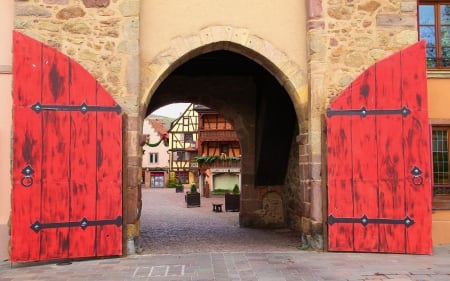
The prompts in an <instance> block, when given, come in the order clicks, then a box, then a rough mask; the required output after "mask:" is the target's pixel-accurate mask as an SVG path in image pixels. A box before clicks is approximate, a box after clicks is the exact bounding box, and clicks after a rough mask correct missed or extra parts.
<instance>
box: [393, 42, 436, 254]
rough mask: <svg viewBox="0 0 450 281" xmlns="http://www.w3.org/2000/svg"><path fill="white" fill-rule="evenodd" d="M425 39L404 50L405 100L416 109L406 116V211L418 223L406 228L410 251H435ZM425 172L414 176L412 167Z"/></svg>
mask: <svg viewBox="0 0 450 281" xmlns="http://www.w3.org/2000/svg"><path fill="white" fill-rule="evenodd" d="M425 61H426V60H425V42H424V41H420V42H419V43H417V44H415V45H414V46H412V47H410V48H408V49H406V50H404V51H403V52H402V57H401V62H402V77H403V79H402V89H403V100H404V104H406V105H407V106H408V107H409V108H411V109H412V110H414V114H412V115H411V116H410V117H409V118H405V119H404V128H405V129H404V140H403V141H404V143H405V146H404V155H405V171H404V173H405V176H406V181H405V182H406V186H405V190H406V213H407V215H409V216H411V218H413V219H414V221H415V223H414V225H412V226H411V227H408V228H407V229H406V239H407V252H408V253H413V254H431V253H432V242H431V194H432V193H431V176H432V175H431V161H430V156H429V155H430V151H431V147H430V135H429V134H430V132H429V125H428V112H427V107H426V101H427V90H426V87H427V84H426V83H427V81H426V65H425ZM414 167H418V168H420V170H422V174H421V175H420V177H419V179H414V177H413V176H412V175H411V170H412V169H413V168H414Z"/></svg>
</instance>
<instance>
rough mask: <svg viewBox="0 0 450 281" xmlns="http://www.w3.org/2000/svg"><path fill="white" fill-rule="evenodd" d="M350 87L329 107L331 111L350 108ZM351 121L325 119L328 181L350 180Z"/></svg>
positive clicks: (334, 116) (340, 118) (343, 118)
mask: <svg viewBox="0 0 450 281" xmlns="http://www.w3.org/2000/svg"><path fill="white" fill-rule="evenodd" d="M350 93H351V87H349V88H347V90H346V91H344V92H343V93H342V94H341V95H340V96H339V97H338V98H337V99H336V100H334V101H333V103H332V104H331V105H330V109H331V110H342V109H349V108H351V95H350ZM351 126H352V124H351V119H350V118H348V116H340V115H333V116H328V118H327V168H328V172H327V176H328V178H329V179H333V180H334V179H347V180H349V179H351V177H352V167H351V164H352V161H351V144H352V143H351V142H352V140H351V136H352V135H351Z"/></svg>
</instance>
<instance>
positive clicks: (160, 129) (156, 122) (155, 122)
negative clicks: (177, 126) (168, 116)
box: [148, 119, 167, 136]
mask: <svg viewBox="0 0 450 281" xmlns="http://www.w3.org/2000/svg"><path fill="white" fill-rule="evenodd" d="M148 121H149V122H150V124H151V125H152V127H153V129H155V131H156V132H157V133H158V134H159V135H160V136H163V135H164V134H167V130H166V129H165V128H164V121H163V120H162V119H148Z"/></svg>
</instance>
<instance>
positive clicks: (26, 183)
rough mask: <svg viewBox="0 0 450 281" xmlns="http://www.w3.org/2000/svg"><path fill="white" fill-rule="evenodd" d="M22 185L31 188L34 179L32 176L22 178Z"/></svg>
mask: <svg viewBox="0 0 450 281" xmlns="http://www.w3.org/2000/svg"><path fill="white" fill-rule="evenodd" d="M20 183H21V184H22V185H23V186H25V187H30V186H32V185H33V178H32V177H31V176H25V177H23V178H22V180H21V181H20Z"/></svg>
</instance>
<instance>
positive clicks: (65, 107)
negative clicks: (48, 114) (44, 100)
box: [31, 102, 122, 114]
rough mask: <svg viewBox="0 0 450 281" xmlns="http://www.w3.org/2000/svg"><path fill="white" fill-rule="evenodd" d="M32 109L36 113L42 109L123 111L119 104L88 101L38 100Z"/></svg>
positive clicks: (84, 111) (82, 111)
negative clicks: (61, 101)
mask: <svg viewBox="0 0 450 281" xmlns="http://www.w3.org/2000/svg"><path fill="white" fill-rule="evenodd" d="M31 109H32V110H34V111H35V112H36V113H40V112H41V111H79V112H81V113H83V114H84V113H86V112H89V111H93V112H96V111H110V112H116V113H117V114H119V113H120V112H121V111H122V109H121V108H120V106H119V105H115V106H98V105H87V104H86V103H82V104H81V105H45V104H40V103H39V102H37V103H35V104H33V105H32V106H31Z"/></svg>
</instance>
